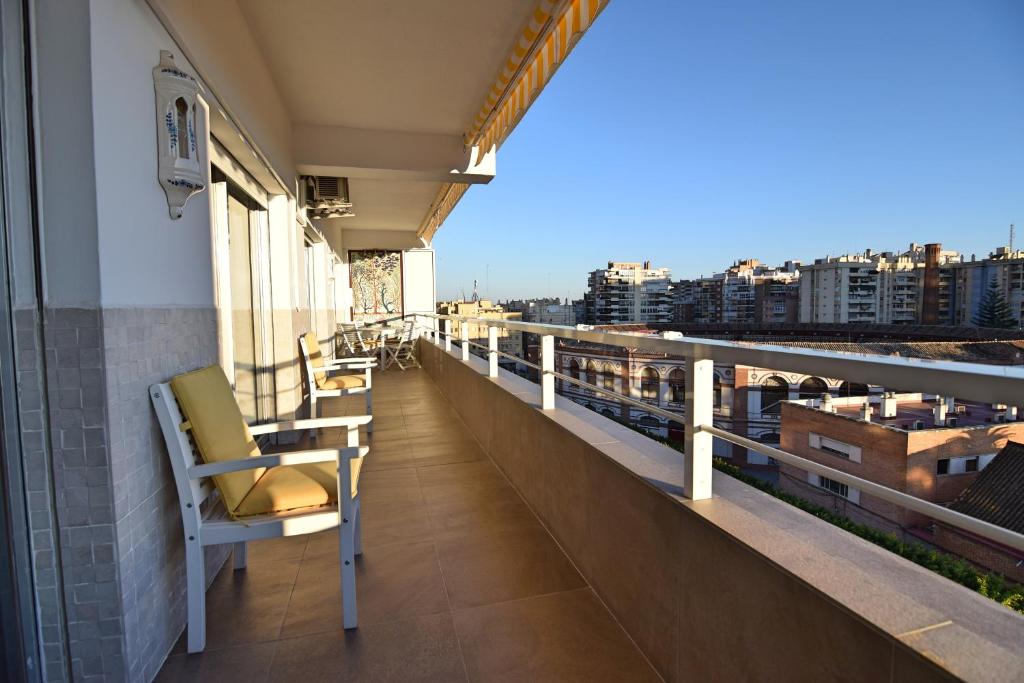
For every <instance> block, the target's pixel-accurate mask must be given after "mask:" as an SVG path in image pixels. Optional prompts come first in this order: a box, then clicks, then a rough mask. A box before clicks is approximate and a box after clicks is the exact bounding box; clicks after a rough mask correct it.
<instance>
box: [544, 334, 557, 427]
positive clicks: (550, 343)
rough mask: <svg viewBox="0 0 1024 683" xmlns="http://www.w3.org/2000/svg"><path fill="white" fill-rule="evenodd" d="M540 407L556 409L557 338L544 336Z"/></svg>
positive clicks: (548, 335)
mask: <svg viewBox="0 0 1024 683" xmlns="http://www.w3.org/2000/svg"><path fill="white" fill-rule="evenodd" d="M540 370H541V373H540V407H541V408H542V409H543V410H552V409H553V408H554V407H555V376H554V375H552V374H551V373H552V372H554V371H555V337H554V336H553V335H550V334H544V335H541V337H540Z"/></svg>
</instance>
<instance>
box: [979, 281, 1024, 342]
mask: <svg viewBox="0 0 1024 683" xmlns="http://www.w3.org/2000/svg"><path fill="white" fill-rule="evenodd" d="M974 324H975V325H977V326H978V327H995V328H1000V329H1006V330H1008V329H1012V328H1015V327H1017V326H1018V322H1017V319H1016V318H1015V317H1013V312H1012V311H1011V310H1010V305H1009V304H1008V303H1006V297H1004V296H1003V292H1002V290H1000V289H999V285H998V284H997V283H996V281H995V278H993V279H991V280H989V281H988V288H987V289H986V290H985V294H984V295H983V296H982V297H981V304H979V306H978V312H977V313H975V315H974Z"/></svg>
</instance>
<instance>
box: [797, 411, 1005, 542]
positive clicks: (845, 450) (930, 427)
mask: <svg viewBox="0 0 1024 683" xmlns="http://www.w3.org/2000/svg"><path fill="white" fill-rule="evenodd" d="M1017 419H1018V416H1017V411H1016V408H1007V407H1005V406H995V407H993V406H990V405H981V404H975V403H962V402H959V401H956V400H955V399H953V398H945V399H943V398H940V397H933V396H922V395H921V394H893V393H891V392H887V393H886V394H884V395H873V396H870V397H868V398H867V401H865V398H863V397H850V398H834V399H822V398H818V399H811V398H807V399H802V400H799V401H791V402H787V403H785V404H783V407H782V429H781V433H782V438H781V441H782V446H781V448H782V450H784V451H787V452H789V453H793V454H794V455H798V456H800V457H803V458H807V459H808V460H813V461H814V462H818V463H821V464H823V465H827V466H828V467H832V468H835V469H837V470H840V471H843V472H846V473H848V474H852V475H853V476H856V477H860V478H862V479H867V480H869V481H872V482H875V483H878V484H882V485H883V486H888V487H890V488H893V489H896V490H898V491H903V492H905V493H908V494H910V495H913V496H916V497H918V498H921V499H923V500H928V501H931V502H934V503H947V502H950V501H952V500H953V499H955V498H956V497H957V496H958V495H959V494H960V493H961V492H962V491H963V490H964V489H965V488H966V487H967V486H968V485H969V484H971V483H972V482H973V481H974V480H975V478H976V477H977V476H978V473H979V472H981V471H982V470H984V469H985V467H986V466H987V465H988V464H989V463H990V462H991V461H992V460H993V459H994V458H995V454H996V453H997V452H998V451H999V449H1001V448H1002V447H1003V446H1005V445H1006V443H1007V442H1008V441H1009V440H1010V439H1014V440H1018V441H1020V440H1024V422H1018V421H1017ZM779 482H780V485H781V487H782V488H783V490H786V491H789V492H791V493H794V494H796V495H799V496H801V497H802V498H806V499H808V500H811V501H813V502H816V503H819V504H821V505H823V506H825V507H828V508H830V509H834V510H836V511H837V512H839V513H840V514H844V515H846V516H847V517H849V518H851V519H853V520H854V521H857V522H861V523H864V524H869V525H871V526H875V527H878V528H881V529H885V530H892V531H906V530H908V529H913V530H915V533H918V530H924V529H926V528H927V527H928V526H929V525H930V524H931V519H929V518H927V517H923V516H922V515H920V514H917V513H914V512H911V511H907V510H904V509H902V508H900V507H898V506H895V505H893V504H892V503H887V502H885V501H882V500H878V499H877V498H874V497H872V496H870V495H869V494H865V493H863V492H861V491H858V490H857V489H855V488H853V487H849V486H846V485H845V484H840V483H838V482H835V481H832V480H829V479H827V478H824V477H820V476H819V475H816V474H812V473H809V472H805V471H804V470H801V469H799V468H796V467H793V466H790V465H780V476H779ZM921 533H924V532H923V531H922V532H921Z"/></svg>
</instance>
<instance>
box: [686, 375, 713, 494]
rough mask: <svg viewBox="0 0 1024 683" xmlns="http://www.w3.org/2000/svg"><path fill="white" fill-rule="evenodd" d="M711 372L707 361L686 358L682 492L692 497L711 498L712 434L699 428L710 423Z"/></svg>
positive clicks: (711, 404) (711, 408) (711, 401)
mask: <svg viewBox="0 0 1024 683" xmlns="http://www.w3.org/2000/svg"><path fill="white" fill-rule="evenodd" d="M714 371H715V363H714V361H711V360H698V359H696V358H694V357H692V356H688V357H687V358H686V435H685V437H684V440H683V495H684V496H686V497H687V498H690V499H692V500H703V499H705V498H710V497H711V445H712V439H713V437H712V436H711V435H710V434H708V433H707V432H702V431H700V428H701V427H702V426H703V425H712V415H713V413H714V402H715V396H714V391H715V388H714Z"/></svg>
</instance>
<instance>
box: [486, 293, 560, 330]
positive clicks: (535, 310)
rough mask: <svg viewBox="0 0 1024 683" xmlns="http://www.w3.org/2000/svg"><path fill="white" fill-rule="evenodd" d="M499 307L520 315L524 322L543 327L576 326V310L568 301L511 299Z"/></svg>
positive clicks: (549, 298)
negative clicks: (538, 324)
mask: <svg viewBox="0 0 1024 683" xmlns="http://www.w3.org/2000/svg"><path fill="white" fill-rule="evenodd" d="M500 305H501V307H502V308H504V309H505V310H506V311H508V312H510V313H521V314H522V319H523V321H524V322H534V323H542V324H545V325H575V324H576V310H575V307H574V306H573V304H572V303H570V301H569V300H568V299H566V300H565V302H564V303H563V302H562V301H561V300H560V299H559V298H558V297H545V298H542V299H525V300H523V299H513V300H511V301H505V302H501V304H500Z"/></svg>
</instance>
